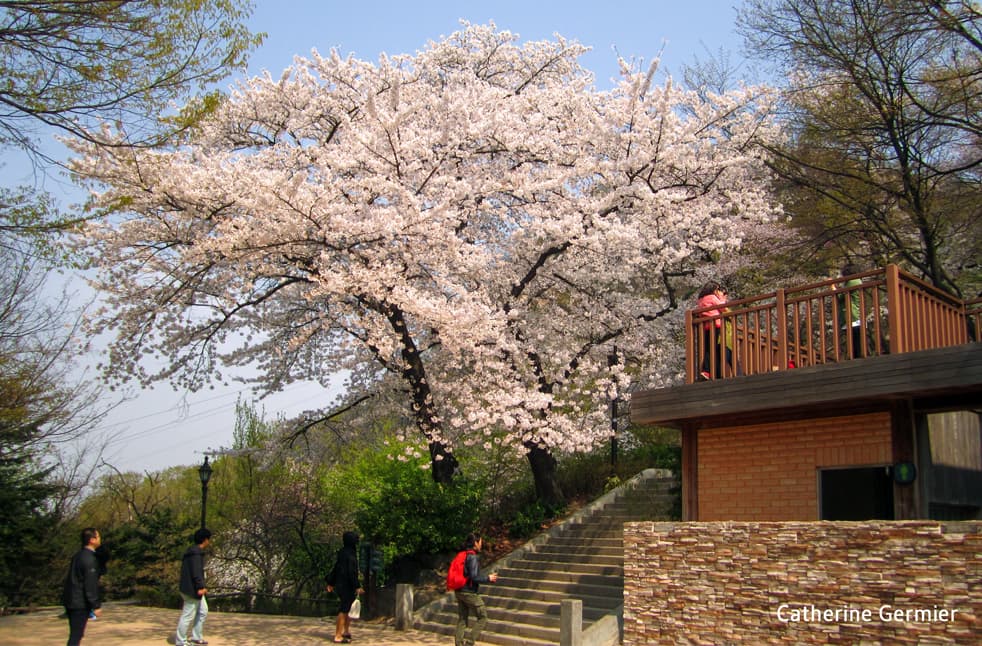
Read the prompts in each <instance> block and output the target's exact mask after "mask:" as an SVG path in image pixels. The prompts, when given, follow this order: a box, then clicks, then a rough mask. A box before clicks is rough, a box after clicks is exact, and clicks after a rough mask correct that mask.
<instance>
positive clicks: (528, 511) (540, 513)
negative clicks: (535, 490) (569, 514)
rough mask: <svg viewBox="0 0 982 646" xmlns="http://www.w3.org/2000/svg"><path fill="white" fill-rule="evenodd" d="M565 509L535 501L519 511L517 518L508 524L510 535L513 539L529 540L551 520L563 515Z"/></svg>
mask: <svg viewBox="0 0 982 646" xmlns="http://www.w3.org/2000/svg"><path fill="white" fill-rule="evenodd" d="M563 510H564V508H563V507H549V506H546V505H543V504H542V503H541V502H539V501H535V502H533V503H531V504H529V505H526V506H525V507H523V508H522V509H520V510H518V512H517V513H516V514H515V518H514V519H513V520H512V521H511V523H509V524H508V534H509V536H511V537H512V538H529V537H531V536H533V535H534V534H536V533H538V532H539V530H541V529H542V528H543V526H544V525H545V524H546V523H547V522H548V521H550V520H552V519H554V518H556V517H557V516H559V515H560V514H562V512H563Z"/></svg>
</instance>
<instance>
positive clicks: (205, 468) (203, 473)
mask: <svg viewBox="0 0 982 646" xmlns="http://www.w3.org/2000/svg"><path fill="white" fill-rule="evenodd" d="M198 477H199V478H201V529H204V528H205V506H206V505H207V504H208V480H209V479H211V465H210V464H208V456H207V455H206V456H205V463H204V464H202V465H201V466H200V467H198Z"/></svg>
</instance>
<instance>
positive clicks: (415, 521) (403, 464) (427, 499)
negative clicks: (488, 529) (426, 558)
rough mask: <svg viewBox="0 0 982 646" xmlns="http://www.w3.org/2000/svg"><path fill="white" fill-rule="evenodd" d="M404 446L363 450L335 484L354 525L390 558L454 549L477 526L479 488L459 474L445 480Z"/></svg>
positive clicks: (479, 498) (479, 502) (479, 501)
mask: <svg viewBox="0 0 982 646" xmlns="http://www.w3.org/2000/svg"><path fill="white" fill-rule="evenodd" d="M406 448H407V447H405V446H397V447H394V449H393V451H394V452H395V453H398V455H400V456H401V457H402V458H403V459H399V458H398V457H395V455H392V454H390V452H389V451H385V450H376V451H369V452H366V453H365V454H363V455H362V456H361V457H360V458H359V459H357V460H356V461H355V462H354V464H352V465H351V466H350V467H349V468H348V469H347V470H346V473H344V475H342V477H341V479H340V480H338V481H337V483H336V486H338V487H340V488H341V491H342V492H343V493H344V494H345V495H347V496H348V497H349V500H350V502H349V504H350V505H351V506H352V510H353V512H354V518H355V522H356V523H357V526H358V528H359V530H360V531H361V533H362V536H364V537H365V538H366V539H368V540H372V541H373V542H374V543H375V544H376V545H380V546H385V547H387V550H386V553H387V554H388V555H390V557H392V558H394V557H398V556H410V555H426V554H436V553H439V552H444V551H449V550H453V549H456V548H457V547H458V546H459V545H460V543H461V542H462V541H463V539H464V537H466V535H467V534H468V533H470V532H472V531H474V530H475V529H476V525H477V519H478V516H479V513H480V504H481V488H480V487H479V486H478V485H476V484H475V483H473V482H472V481H469V480H467V479H465V478H463V477H457V478H455V479H454V482H453V484H450V485H445V484H441V483H437V482H435V481H434V480H433V478H432V476H431V474H430V472H429V471H428V470H426V469H424V468H422V467H423V466H424V465H425V464H426V463H427V461H426V460H424V459H421V458H420V457H411V458H407V455H411V449H410V453H408V454H407V453H406Z"/></svg>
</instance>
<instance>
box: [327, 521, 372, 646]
mask: <svg viewBox="0 0 982 646" xmlns="http://www.w3.org/2000/svg"><path fill="white" fill-rule="evenodd" d="M341 542H342V544H343V547H342V548H341V549H340V550H338V560H337V562H336V563H335V564H334V568H333V569H332V570H331V573H330V574H328V575H327V591H328V592H337V593H338V596H339V597H341V605H340V606H338V620H337V623H336V624H335V626H334V643H335V644H347V643H350V642H351V617H349V616H348V612H349V611H350V610H351V604H352V603H354V601H355V599H356V598H357V597H358V595H359V594H361V593H362V592H364V590H363V589H362V587H361V583H359V571H358V534H356V533H355V532H345V533H344V534H343V535H342V536H341Z"/></svg>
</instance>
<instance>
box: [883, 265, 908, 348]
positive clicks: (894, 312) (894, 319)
mask: <svg viewBox="0 0 982 646" xmlns="http://www.w3.org/2000/svg"><path fill="white" fill-rule="evenodd" d="M886 275H887V312H888V317H887V327H888V329H889V331H890V354H900V353H901V352H903V348H904V346H905V343H904V340H903V339H902V338H901V336H902V335H903V332H902V330H903V324H902V319H903V316H904V311H903V305H902V304H901V302H900V300H901V298H900V268H899V267H897V265H887V268H886Z"/></svg>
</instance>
